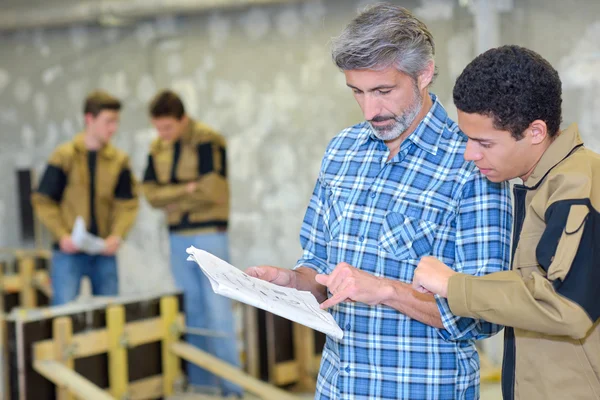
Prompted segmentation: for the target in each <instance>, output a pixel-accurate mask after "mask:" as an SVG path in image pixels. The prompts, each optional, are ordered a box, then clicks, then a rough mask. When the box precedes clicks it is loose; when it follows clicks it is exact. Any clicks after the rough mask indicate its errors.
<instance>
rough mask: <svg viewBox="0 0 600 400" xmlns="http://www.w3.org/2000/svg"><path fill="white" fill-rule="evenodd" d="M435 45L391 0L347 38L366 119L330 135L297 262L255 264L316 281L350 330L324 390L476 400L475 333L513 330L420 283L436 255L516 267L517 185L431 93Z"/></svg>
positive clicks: (304, 284) (339, 45) (288, 281)
mask: <svg viewBox="0 0 600 400" xmlns="http://www.w3.org/2000/svg"><path fill="white" fill-rule="evenodd" d="M434 51H435V47H434V41H433V37H432V35H431V33H430V32H429V30H428V29H427V27H426V26H425V24H423V23H422V22H421V21H419V20H418V19H417V18H415V17H414V16H413V15H412V14H411V13H410V12H409V11H407V10H406V9H404V8H402V7H399V6H395V5H389V4H378V5H375V6H372V7H370V8H368V9H366V10H365V11H364V12H362V13H361V14H360V15H358V17H356V18H355V19H354V20H353V21H352V22H351V23H350V24H349V25H348V26H347V27H346V29H345V30H344V31H343V33H342V34H341V35H340V36H339V37H338V38H336V39H335V40H334V43H333V60H334V61H335V63H336V65H337V66H338V67H339V68H340V69H341V70H342V71H343V72H344V74H345V77H346V83H347V85H348V87H349V88H350V89H351V90H352V92H353V93H354V97H355V99H356V101H357V102H358V104H359V106H360V108H361V110H362V112H363V114H364V117H365V119H366V121H364V122H362V123H359V124H357V125H355V126H352V127H350V128H347V129H345V130H343V131H342V132H341V133H339V134H338V135H337V136H336V137H335V138H333V140H332V141H331V142H330V143H329V145H328V147H327V150H326V153H325V156H324V158H323V162H322V165H321V171H320V173H319V177H318V180H317V182H316V186H315V189H314V192H313V195H312V197H311V199H310V204H309V205H308V210H307V212H306V215H305V217H304V222H303V225H302V229H301V232H300V239H301V244H302V247H303V249H304V252H303V255H302V257H301V258H300V259H299V260H298V263H297V265H296V267H295V268H294V269H293V270H289V269H283V268H278V267H272V266H258V267H252V268H249V269H248V273H250V274H251V275H253V276H256V277H259V278H261V279H264V280H267V281H270V282H273V283H276V284H278V285H281V286H287V287H294V288H297V289H299V290H309V291H311V292H312V293H313V294H314V295H315V297H316V298H317V299H318V300H319V301H320V302H322V303H321V307H322V308H328V309H330V311H331V313H332V315H333V316H334V318H335V320H336V321H337V323H338V324H339V326H340V327H341V328H342V329H343V330H344V337H343V339H335V338H332V337H328V338H327V342H326V344H325V348H324V350H323V358H322V362H321V367H320V371H319V378H318V382H317V393H316V398H317V399H348V400H350V399H352V400H357V399H449V400H450V399H452V400H455V399H475V398H478V397H479V360H478V356H477V350H476V348H475V340H477V339H482V338H485V337H489V336H491V335H494V334H495V333H497V332H498V331H499V330H500V329H501V327H500V326H498V325H494V324H490V323H487V322H484V321H481V320H477V319H471V318H459V317H456V316H454V315H453V314H452V313H451V312H450V309H449V307H448V303H447V301H446V300H445V299H443V298H440V297H438V296H433V295H430V294H429V295H428V294H423V293H419V292H417V291H415V290H413V289H412V287H411V282H412V277H413V271H414V269H415V267H416V266H417V264H418V263H419V260H420V259H421V257H423V256H432V255H433V256H435V257H437V258H438V259H440V260H443V262H444V263H445V264H446V265H449V266H451V267H452V268H453V269H454V270H456V271H460V272H462V273H466V274H472V275H483V274H488V273H491V272H495V271H501V270H504V269H507V268H508V265H509V256H510V251H509V250H510V227H511V223H512V214H511V207H510V197H509V196H510V195H509V192H508V186H507V185H506V184H499V183H493V182H490V181H488V180H487V179H485V177H484V176H483V175H481V174H480V173H479V171H478V170H477V168H476V166H475V165H474V164H472V163H469V162H467V161H465V160H464V159H463V153H464V150H465V146H466V144H467V137H466V136H464V135H463V134H462V133H461V132H460V131H459V129H458V127H457V125H456V124H455V123H454V122H453V121H451V120H450V119H449V118H448V115H447V113H446V111H445V110H444V107H443V106H442V105H441V103H440V102H439V100H438V99H437V97H436V96H435V95H433V94H431V93H429V90H428V88H429V86H430V85H431V83H432V81H433V79H434V76H435V62H434Z"/></svg>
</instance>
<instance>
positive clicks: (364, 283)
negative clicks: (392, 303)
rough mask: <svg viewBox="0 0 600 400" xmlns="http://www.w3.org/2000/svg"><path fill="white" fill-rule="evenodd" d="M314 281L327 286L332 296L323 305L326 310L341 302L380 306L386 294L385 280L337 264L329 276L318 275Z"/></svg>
mask: <svg viewBox="0 0 600 400" xmlns="http://www.w3.org/2000/svg"><path fill="white" fill-rule="evenodd" d="M315 280H316V281H317V282H318V283H320V284H321V285H324V286H327V288H328V289H329V291H330V292H331V293H332V294H333V296H332V297H331V298H329V299H327V300H326V301H324V302H323V303H321V308H322V309H326V308H329V307H332V306H334V305H336V304H338V303H341V302H343V301H358V302H361V303H365V304H369V305H372V306H373V305H376V304H380V303H381V302H382V301H383V299H384V297H385V296H386V295H387V293H388V290H387V289H388V287H389V286H388V285H387V284H386V280H385V279H383V278H379V277H376V276H373V275H371V274H369V273H367V272H364V271H361V270H359V269H357V268H355V267H353V266H352V265H350V264H347V263H339V264H338V265H337V266H336V267H335V269H334V270H333V272H332V273H331V274H329V275H324V274H318V275H317V276H316V277H315Z"/></svg>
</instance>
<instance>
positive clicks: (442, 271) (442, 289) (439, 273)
mask: <svg viewBox="0 0 600 400" xmlns="http://www.w3.org/2000/svg"><path fill="white" fill-rule="evenodd" d="M454 274H457V272H456V271H454V270H453V269H452V268H450V267H449V266H447V265H446V264H444V263H443V262H441V261H440V260H438V259H437V258H435V257H430V256H427V257H423V258H421V260H420V261H419V265H417V269H415V274H414V277H413V283H412V285H413V289H415V290H416V291H418V292H421V293H433V294H438V295H440V296H442V297H448V280H449V279H450V277H451V276H452V275H454Z"/></svg>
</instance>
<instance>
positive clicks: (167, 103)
mask: <svg viewBox="0 0 600 400" xmlns="http://www.w3.org/2000/svg"><path fill="white" fill-rule="evenodd" d="M149 111H150V115H151V116H152V118H160V117H173V118H175V119H177V120H180V119H181V118H182V117H183V116H184V115H185V107H184V106H183V102H182V101H181V99H180V98H179V96H177V94H176V93H175V92H172V91H171V90H163V91H161V92H159V93H158V94H157V95H156V96H154V98H153V99H152V101H151V102H150V107H149Z"/></svg>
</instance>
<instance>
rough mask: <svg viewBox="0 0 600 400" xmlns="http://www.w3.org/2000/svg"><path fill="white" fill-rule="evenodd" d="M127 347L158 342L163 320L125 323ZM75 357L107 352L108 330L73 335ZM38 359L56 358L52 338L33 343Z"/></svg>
mask: <svg viewBox="0 0 600 400" xmlns="http://www.w3.org/2000/svg"><path fill="white" fill-rule="evenodd" d="M183 322H184V317H183V314H179V315H178V316H177V324H179V325H180V326H183ZM125 336H126V337H127V347H129V348H133V347H137V346H141V345H144V344H148V343H152V342H158V341H161V340H162V338H163V322H162V320H161V318H160V317H156V318H148V319H145V320H141V321H136V322H130V323H128V324H127V325H125ZM72 343H73V358H83V357H90V356H95V355H98V354H102V353H106V352H107V351H108V349H109V344H108V332H107V330H106V329H97V330H93V331H88V332H84V333H78V334H76V335H73V337H72ZM33 348H34V354H35V357H36V359H37V360H53V359H54V343H53V341H52V340H42V341H39V342H36V343H35V344H34V345H33Z"/></svg>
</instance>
